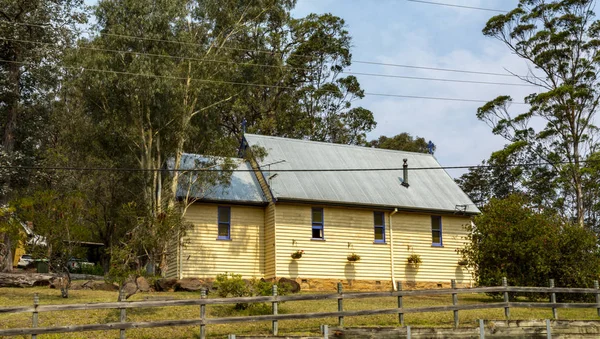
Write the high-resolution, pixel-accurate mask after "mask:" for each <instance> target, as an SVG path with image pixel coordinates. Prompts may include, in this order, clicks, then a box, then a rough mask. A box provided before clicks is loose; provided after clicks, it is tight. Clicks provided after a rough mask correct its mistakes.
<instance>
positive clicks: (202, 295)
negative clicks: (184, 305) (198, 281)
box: [200, 288, 206, 339]
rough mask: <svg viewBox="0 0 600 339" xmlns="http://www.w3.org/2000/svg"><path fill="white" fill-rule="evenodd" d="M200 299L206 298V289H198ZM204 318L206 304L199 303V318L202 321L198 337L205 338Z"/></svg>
mask: <svg viewBox="0 0 600 339" xmlns="http://www.w3.org/2000/svg"><path fill="white" fill-rule="evenodd" d="M200 299H206V289H205V288H202V289H200ZM205 319H206V304H200V320H202V323H201V324H200V339H206V325H204V320H205Z"/></svg>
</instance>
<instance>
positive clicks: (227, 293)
mask: <svg viewBox="0 0 600 339" xmlns="http://www.w3.org/2000/svg"><path fill="white" fill-rule="evenodd" d="M213 287H215V288H217V295H218V296H219V297H221V298H227V297H234V298H235V297H253V296H268V295H271V294H272V288H273V284H271V283H270V282H268V281H265V280H259V279H252V280H244V279H242V276H241V275H240V274H235V273H231V274H227V272H226V273H223V274H218V275H217V277H216V279H215V282H214V284H213ZM288 293H289V286H288V285H287V284H281V286H280V285H278V286H277V294H279V295H286V294H288ZM249 307H256V308H258V309H264V307H263V305H261V304H260V303H252V304H248V303H238V304H236V305H235V309H236V310H245V309H247V308H249Z"/></svg>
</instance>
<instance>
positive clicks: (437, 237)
mask: <svg viewBox="0 0 600 339" xmlns="http://www.w3.org/2000/svg"><path fill="white" fill-rule="evenodd" d="M431 246H443V242H442V217H441V216H439V215H432V216H431Z"/></svg>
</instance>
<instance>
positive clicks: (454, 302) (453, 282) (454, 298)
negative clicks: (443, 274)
mask: <svg viewBox="0 0 600 339" xmlns="http://www.w3.org/2000/svg"><path fill="white" fill-rule="evenodd" d="M450 285H451V286H452V289H453V290H455V289H456V280H454V279H452V280H450ZM456 305H458V294H456V293H454V292H453V293H452V306H456ZM453 313H454V328H458V310H454V311H453Z"/></svg>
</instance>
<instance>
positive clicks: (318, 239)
mask: <svg viewBox="0 0 600 339" xmlns="http://www.w3.org/2000/svg"><path fill="white" fill-rule="evenodd" d="M310 240H311V241H325V238H310Z"/></svg>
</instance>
